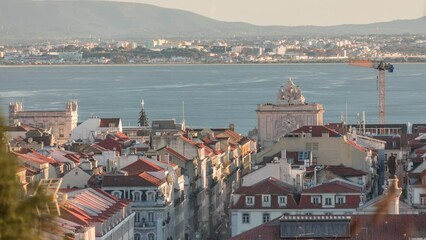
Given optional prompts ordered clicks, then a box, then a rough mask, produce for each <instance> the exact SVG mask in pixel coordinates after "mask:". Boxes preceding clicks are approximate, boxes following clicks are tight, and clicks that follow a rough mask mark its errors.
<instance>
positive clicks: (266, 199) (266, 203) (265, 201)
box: [262, 195, 271, 207]
mask: <svg viewBox="0 0 426 240" xmlns="http://www.w3.org/2000/svg"><path fill="white" fill-rule="evenodd" d="M270 206H271V195H262V207H270Z"/></svg>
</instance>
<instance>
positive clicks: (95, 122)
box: [69, 117, 123, 143]
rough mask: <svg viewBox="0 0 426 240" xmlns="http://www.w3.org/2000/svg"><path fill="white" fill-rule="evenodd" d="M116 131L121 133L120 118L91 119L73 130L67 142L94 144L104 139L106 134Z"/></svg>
mask: <svg viewBox="0 0 426 240" xmlns="http://www.w3.org/2000/svg"><path fill="white" fill-rule="evenodd" d="M117 131H118V132H122V131H123V125H122V123H121V119H120V118H98V117H92V118H89V119H87V120H86V121H84V122H82V123H81V124H79V125H78V126H77V127H76V128H75V129H73V131H72V132H71V136H70V138H69V141H70V142H72V141H75V142H82V143H94V142H95V140H97V139H100V140H103V139H105V136H106V135H107V134H108V133H113V132H117Z"/></svg>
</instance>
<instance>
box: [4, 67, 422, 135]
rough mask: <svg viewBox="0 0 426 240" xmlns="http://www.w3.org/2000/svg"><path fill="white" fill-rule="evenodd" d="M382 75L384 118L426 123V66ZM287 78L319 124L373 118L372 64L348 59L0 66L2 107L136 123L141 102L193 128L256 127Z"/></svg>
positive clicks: (152, 112) (155, 115)
mask: <svg viewBox="0 0 426 240" xmlns="http://www.w3.org/2000/svg"><path fill="white" fill-rule="evenodd" d="M394 66H395V72H394V73H387V74H386V84H387V86H386V107H387V123H407V122H411V123H424V122H426V98H425V94H424V93H425V91H426V64H395V65H394ZM289 77H291V78H292V79H293V81H294V82H295V84H296V85H299V86H300V87H301V89H302V92H303V95H304V96H305V98H306V101H307V102H316V103H322V104H323V105H324V108H325V113H324V122H325V123H328V122H338V121H340V115H341V113H342V112H345V111H346V105H347V109H348V119H349V122H350V123H355V122H356V120H357V118H356V114H357V113H358V112H361V111H365V112H366V122H367V123H377V122H378V113H377V112H378V92H377V81H376V72H375V70H374V69H370V68H361V67H354V66H349V65H347V64H258V65H257V64H254V65H244V64H240V65H137V66H127V65H108V66H35V67H0V106H1V108H2V113H3V115H5V116H7V108H8V104H9V102H11V101H22V102H23V103H24V109H25V110H54V109H64V107H65V103H66V101H68V100H70V99H76V100H78V103H79V121H84V120H86V119H87V118H89V117H90V116H92V115H96V116H99V117H121V118H122V120H123V125H136V123H137V118H138V114H139V111H140V102H141V100H142V99H144V102H145V111H146V112H147V114H148V117H149V119H150V120H153V119H169V118H175V119H176V120H177V121H178V122H180V121H181V119H182V112H183V109H182V105H183V102H184V105H185V107H184V109H185V110H184V112H185V119H186V123H187V125H189V126H191V127H226V126H228V124H229V123H234V124H235V127H236V130H237V131H238V132H241V133H243V134H246V133H247V131H249V130H251V129H253V128H254V127H255V126H256V125H257V117H256V112H255V109H256V105H257V104H260V103H266V102H271V103H274V102H275V98H276V95H277V91H278V89H279V87H280V86H281V85H283V84H284V83H285V81H286V80H287V79H288V78H289Z"/></svg>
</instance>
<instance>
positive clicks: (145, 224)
mask: <svg viewBox="0 0 426 240" xmlns="http://www.w3.org/2000/svg"><path fill="white" fill-rule="evenodd" d="M155 227H156V223H155V222H135V228H141V229H142V230H149V229H154V228H155Z"/></svg>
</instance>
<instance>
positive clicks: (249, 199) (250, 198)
mask: <svg viewBox="0 0 426 240" xmlns="http://www.w3.org/2000/svg"><path fill="white" fill-rule="evenodd" d="M246 205H247V206H253V205H254V197H253V196H246Z"/></svg>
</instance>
